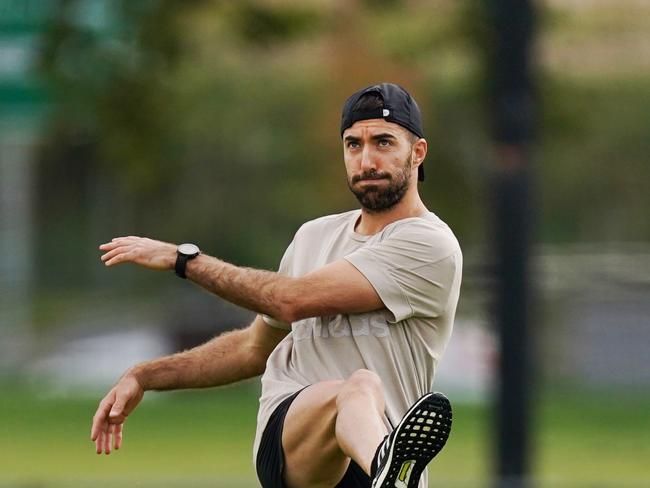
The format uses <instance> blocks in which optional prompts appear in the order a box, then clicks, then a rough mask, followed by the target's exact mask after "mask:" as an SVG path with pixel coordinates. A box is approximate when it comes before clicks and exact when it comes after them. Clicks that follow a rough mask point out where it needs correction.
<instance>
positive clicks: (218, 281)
mask: <svg viewBox="0 0 650 488" xmlns="http://www.w3.org/2000/svg"><path fill="white" fill-rule="evenodd" d="M186 275H187V277H188V278H189V279H190V280H192V281H193V282H195V283H196V284H198V285H200V286H202V287H203V288H205V289H206V290H208V291H210V292H212V293H214V294H215V295H219V296H220V297H222V298H224V299H225V300H228V301H229V302H231V303H235V304H237V305H240V306H242V307H244V308H247V309H249V310H253V311H255V312H258V313H264V314H267V315H269V316H271V317H274V318H276V319H278V320H281V321H284V322H291V316H290V315H289V314H290V310H291V303H290V302H288V298H287V297H288V296H289V295H290V294H289V293H287V291H288V290H289V289H290V287H291V283H290V281H291V278H287V277H285V276H282V275H279V274H278V273H273V272H270V271H263V270H258V269H251V268H243V267H238V266H234V265H232V264H229V263H226V262H225V261H221V260H220V259H217V258H214V257H211V256H208V255H200V256H198V257H197V258H196V259H193V260H191V261H190V262H189V263H188V266H187V269H186Z"/></svg>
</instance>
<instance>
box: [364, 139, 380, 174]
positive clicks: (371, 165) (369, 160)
mask: <svg viewBox="0 0 650 488" xmlns="http://www.w3.org/2000/svg"><path fill="white" fill-rule="evenodd" d="M361 169H362V170H363V171H368V170H370V169H377V164H376V162H375V157H374V154H373V153H372V148H371V147H370V145H368V144H366V145H365V146H364V147H363V151H361Z"/></svg>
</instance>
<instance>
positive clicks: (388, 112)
mask: <svg viewBox="0 0 650 488" xmlns="http://www.w3.org/2000/svg"><path fill="white" fill-rule="evenodd" d="M382 115H383V116H384V117H388V116H389V115H390V110H388V109H387V108H385V109H384V110H383V112H382Z"/></svg>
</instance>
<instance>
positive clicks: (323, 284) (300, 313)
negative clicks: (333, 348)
mask: <svg viewBox="0 0 650 488" xmlns="http://www.w3.org/2000/svg"><path fill="white" fill-rule="evenodd" d="M100 249H101V250H102V251H105V254H104V255H103V256H102V257H101V259H102V261H104V264H106V265H107V266H114V265H117V264H122V263H134V264H138V265H140V266H144V267H147V268H150V269H159V270H172V269H174V264H175V262H176V246H175V245H174V244H169V243H166V242H160V241H155V240H152V239H147V238H143V237H134V236H129V237H118V238H115V239H113V240H112V241H111V242H109V243H106V244H103V245H101V246H100ZM185 274H186V276H187V278H189V279H190V280H192V281H193V282H195V283H197V284H198V285H200V286H202V287H203V288H205V289H206V290H208V291H210V292H212V293H214V294H216V295H219V296H220V297H222V298H224V299H226V300H228V301H229V302H232V303H235V304H237V305H240V306H242V307H245V308H248V309H249V310H253V311H255V312H258V313H264V314H267V315H269V316H271V317H273V318H275V319H277V320H279V321H281V322H284V323H287V324H290V323H292V322H295V321H296V320H300V319H303V318H307V317H315V316H321V315H335V314H339V313H362V312H369V311H371V310H377V309H380V308H383V307H384V304H383V302H382V301H381V298H380V297H379V295H378V294H377V292H376V290H375V289H374V288H373V286H372V285H371V284H370V282H369V281H368V280H367V279H366V277H365V276H364V275H363V274H362V273H361V272H360V271H358V270H357V269H356V268H355V267H354V266H353V265H352V264H350V263H349V262H347V261H345V260H339V261H336V262H333V263H330V264H328V265H326V266H323V267H322V268H320V269H317V270H315V271H313V272H311V273H308V274H306V275H305V276H301V277H298V278H291V277H287V276H282V275H280V274H278V273H273V272H270V271H263V270H257V269H251V268H244V267H239V266H234V265H232V264H229V263H226V262H224V261H222V260H220V259H218V258H214V257H212V256H208V255H206V254H201V255H199V256H197V257H196V258H195V259H192V260H191V261H188V263H187V268H186V271H185Z"/></svg>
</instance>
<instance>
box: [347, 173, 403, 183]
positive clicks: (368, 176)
mask: <svg viewBox="0 0 650 488" xmlns="http://www.w3.org/2000/svg"><path fill="white" fill-rule="evenodd" d="M392 178H393V177H392V176H391V174H390V173H379V172H377V171H375V170H371V171H365V172H363V173H361V174H358V175H355V176H353V177H352V180H351V183H352V184H353V185H354V184H355V183H358V182H360V181H361V180H391V179H392Z"/></svg>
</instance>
